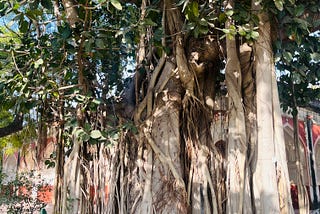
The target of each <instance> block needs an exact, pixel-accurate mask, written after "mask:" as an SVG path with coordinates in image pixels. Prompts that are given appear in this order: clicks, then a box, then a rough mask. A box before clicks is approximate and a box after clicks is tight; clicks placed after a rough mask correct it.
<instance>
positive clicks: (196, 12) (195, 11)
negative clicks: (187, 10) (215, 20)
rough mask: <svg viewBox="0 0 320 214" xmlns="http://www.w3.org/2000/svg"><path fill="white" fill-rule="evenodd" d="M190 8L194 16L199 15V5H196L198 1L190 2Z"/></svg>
mask: <svg viewBox="0 0 320 214" xmlns="http://www.w3.org/2000/svg"><path fill="white" fill-rule="evenodd" d="M191 10H192V13H193V15H194V16H195V17H199V5H198V2H196V1H193V2H192V3H191Z"/></svg>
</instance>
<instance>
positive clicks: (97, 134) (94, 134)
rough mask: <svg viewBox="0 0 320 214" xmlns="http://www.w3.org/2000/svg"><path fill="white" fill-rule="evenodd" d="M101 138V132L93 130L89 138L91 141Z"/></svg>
mask: <svg viewBox="0 0 320 214" xmlns="http://www.w3.org/2000/svg"><path fill="white" fill-rule="evenodd" d="M101 136H102V134H101V132H100V131H99V130H93V131H92V132H91V133H90V137H91V138H93V139H98V138H100V137H101Z"/></svg>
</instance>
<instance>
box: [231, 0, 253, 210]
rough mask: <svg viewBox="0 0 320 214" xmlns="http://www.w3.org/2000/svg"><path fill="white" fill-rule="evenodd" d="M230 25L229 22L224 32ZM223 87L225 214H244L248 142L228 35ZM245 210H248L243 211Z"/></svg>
mask: <svg viewBox="0 0 320 214" xmlns="http://www.w3.org/2000/svg"><path fill="white" fill-rule="evenodd" d="M233 4H234V3H233V1H229V4H228V5H227V7H228V9H233V7H234V5H233ZM231 25H232V20H231V19H230V20H228V21H227V23H226V28H229V27H230V26H231ZM226 45H227V63H226V84H227V90H228V100H229V105H228V106H229V115H228V120H229V126H228V144H227V146H228V149H227V159H228V169H227V195H228V202H227V213H251V212H252V211H251V210H250V209H249V210H245V209H244V208H245V207H246V206H244V198H245V195H246V194H250V192H246V190H248V188H246V187H245V184H246V183H245V180H246V178H245V176H246V174H247V173H246V169H245V168H246V155H247V139H246V131H245V117H244V110H243V103H242V93H241V88H242V80H241V76H242V75H241V67H240V61H239V56H238V53H237V46H236V41H235V38H234V37H231V38H230V36H228V35H227V41H226ZM246 208H247V207H246Z"/></svg>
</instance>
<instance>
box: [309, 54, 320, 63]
mask: <svg viewBox="0 0 320 214" xmlns="http://www.w3.org/2000/svg"><path fill="white" fill-rule="evenodd" d="M310 57H311V60H313V61H315V62H320V53H316V52H315V53H312V54H310Z"/></svg>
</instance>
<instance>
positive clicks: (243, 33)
mask: <svg viewBox="0 0 320 214" xmlns="http://www.w3.org/2000/svg"><path fill="white" fill-rule="evenodd" d="M238 33H239V35H240V36H245V35H246V34H247V32H246V31H245V30H244V28H243V27H242V26H239V27H238Z"/></svg>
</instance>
